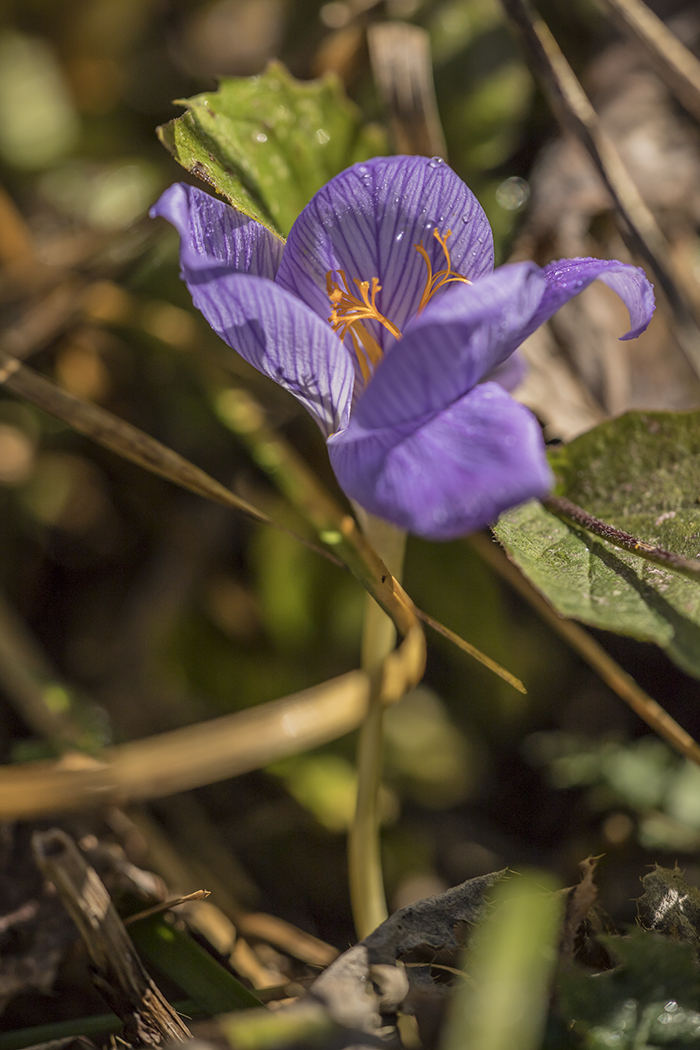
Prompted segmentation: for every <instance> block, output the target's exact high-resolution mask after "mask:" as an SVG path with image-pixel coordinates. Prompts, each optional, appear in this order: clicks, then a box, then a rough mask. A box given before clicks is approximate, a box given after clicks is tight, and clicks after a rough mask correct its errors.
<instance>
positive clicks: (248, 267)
mask: <svg viewBox="0 0 700 1050" xmlns="http://www.w3.org/2000/svg"><path fill="white" fill-rule="evenodd" d="M150 214H151V217H152V218H155V217H156V216H158V215H161V216H162V217H163V218H164V219H167V220H168V222H171V223H172V224H173V226H174V227H175V229H176V230H177V231H178V233H179V234H180V264H181V266H182V276H183V278H184V279H185V280H186V281H187V283H188V285H189V284H195V283H196V284H201V283H202V282H205V281H207V280H210V279H211V278H215V277H217V276H219V275H220V274H221V273H222V272H224V271H228V272H238V273H250V274H254V275H256V276H258V277H269V278H270V279H271V280H272V279H274V277H275V274H276V273H277V270H278V268H279V264H280V260H281V258H282V251H283V249H284V241H283V240H282V238H281V237H277V236H275V234H274V233H271V232H270V230H268V229H266V228H265V227H264V226H261V224H260V223H259V222H256V221H255V220H254V219H251V218H249V216H247V215H244V214H243V212H240V211H235V210H234V209H233V208H231V207H229V205H228V204H224V202H223V201H220V200H217V199H216V197H212V196H211V194H209V193H204V192H203V191H202V190H199V189H197V188H196V187H195V186H186V185H185V184H184V183H183V182H176V183H175V184H174V185H173V186H171V187H170V188H169V189H167V190H166V191H165V193H164V194H163V195H162V196H161V198H160V200H158V201H157V202H156V204H154V206H153V207H152V208H151V212H150Z"/></svg>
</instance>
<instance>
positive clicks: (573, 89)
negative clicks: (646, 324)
mask: <svg viewBox="0 0 700 1050" xmlns="http://www.w3.org/2000/svg"><path fill="white" fill-rule="evenodd" d="M501 3H502V5H503V8H504V10H505V12H506V14H507V15H508V17H509V19H510V20H511V22H512V23H513V26H514V27H515V29H516V31H517V33H518V36H519V37H520V40H521V43H522V45H523V49H524V51H525V54H526V57H527V59H528V62H529V65H530V66H531V68H532V70H533V72H534V74H535V75H536V76H537V78H538V80H539V81H540V83H541V85H542V88H543V90H544V93H545V95H546V97H547V99H548V100H549V103H550V106H551V107H552V110H553V111H554V113H555V115H556V117H557V119H558V120H559V123H560V124H561V126H562V128H563V129H564V130H565V131H567V132H570V133H573V134H574V135H575V137H576V138H577V139H578V140H579V142H581V144H582V145H583V146H584V147H585V149H586V150H587V152H588V154H589V156H590V157H591V160H592V161H593V163H594V164H595V166H596V168H597V169H598V172H599V173H600V176H601V178H602V180H603V182H604V184H605V186H606V188H607V190H608V192H609V193H610V196H611V197H612V200H613V202H614V204H615V207H616V209H617V211H618V213H619V215H620V216H621V218H622V220H623V225H622V233H623V236H625V235H626V236H627V238H628V240H629V245H630V248H631V249H632V251H633V252H635V253H636V254H637V255H639V256H640V257H641V258H642V259H644V260H645V261H646V262H647V263H648V265H649V267H650V268H651V269H652V271H653V273H654V274H655V276H656V279H657V281H658V283H659V285H660V286H661V288H662V289H663V292H664V294H665V296H666V298H667V300H668V302H669V305H670V307H671V310H672V311H673V315H674V319H675V323H676V336H677V338H678V342H679V345H680V346H681V348H682V350H683V352H684V353H685V355H686V357H687V359H688V362H689V363H690V365H691V367H692V368H693V370H694V371H695V373H696V375H698V376H700V318H699V317H698V315H697V312H696V310H695V307H694V305H693V303H692V302H691V301H690V300H689V298H688V297H687V296H686V294H685V292H684V291H683V287H682V282H681V281H680V280H677V279H676V278H675V264H674V262H673V259H672V256H671V251H670V248H669V244H668V241H667V240H666V238H665V237H664V235H663V233H662V232H661V230H660V228H659V225H658V223H657V222H656V219H655V218H654V215H653V214H652V212H651V210H650V209H649V208H648V206H647V204H646V203H645V201H644V199H643V198H642V195H641V194H640V192H639V190H638V189H637V187H636V185H635V183H634V182H633V181H632V179H631V178H630V175H629V173H628V171H627V169H626V168H625V165H624V164H623V162H622V160H621V158H620V155H619V153H618V151H617V149H616V147H615V144H614V142H613V141H612V139H611V138H610V137H609V136H608V135H607V133H606V132H605V131H604V130H603V128H602V127H601V126H600V122H599V120H598V116H597V114H596V112H595V110H594V109H593V106H592V105H591V103H590V101H589V100H588V97H587V95H586V93H585V92H584V90H583V88H582V87H581V84H580V83H579V81H578V80H577V78H576V75H575V74H574V71H573V70H572V68H571V66H570V65H569V63H568V62H567V60H566V58H565V57H564V55H563V54H562V52H561V50H560V48H559V45H558V44H557V42H556V40H555V39H554V37H553V36H552V33H551V32H550V30H549V28H548V26H547V25H546V24H545V23H544V22H543V21H542V19H541V18H538V17H535V16H533V15H531V13H530V11H529V9H528V6H527V3H526V0H501Z"/></svg>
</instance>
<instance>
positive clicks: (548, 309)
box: [523, 259, 654, 339]
mask: <svg viewBox="0 0 700 1050" xmlns="http://www.w3.org/2000/svg"><path fill="white" fill-rule="evenodd" d="M542 273H543V274H544V276H545V279H546V281H547V290H546V292H545V294H544V296H543V297H542V302H541V303H540V306H539V309H538V310H537V312H536V314H535V316H534V318H533V319H532V321H531V322H530V325H529V326H528V328H527V330H526V332H525V333H524V335H523V338H526V336H528V335H531V334H532V332H534V331H535V329H536V328H539V326H540V325H541V324H544V322H545V321H547V320H549V318H550V317H551V316H552V315H553V314H555V313H556V312H557V310H558V309H559V307H560V306H563V305H564V303H568V301H569V299H573V298H574V296H575V295H578V294H579V292H582V291H583V289H584V288H587V287H588V285H589V284H591V282H592V281H595V280H596V279H597V280H599V281H603V283H604V284H607V285H608V287H609V288H612V290H613V291H614V292H617V294H618V295H619V296H620V298H621V299H622V301H623V303H624V304H625V306H626V307H627V309H628V310H629V315H630V331H629V332H627V334H626V335H623V336H621V338H622V339H636V337H637V336H638V335H641V334H642V332H643V331H644V329H645V328H646V327H647V325H648V324H649V322H650V321H651V318H652V314H653V313H654V289H653V286H652V284H651V283H650V282H649V280H648V279H647V276H646V274H645V273H644V270H642V269H640V267H639V266H629V265H628V264H627V263H621V262H617V260H616V259H560V260H559V261H558V262H552V263H549V264H548V265H547V266H545V267H544V268H543V270H542Z"/></svg>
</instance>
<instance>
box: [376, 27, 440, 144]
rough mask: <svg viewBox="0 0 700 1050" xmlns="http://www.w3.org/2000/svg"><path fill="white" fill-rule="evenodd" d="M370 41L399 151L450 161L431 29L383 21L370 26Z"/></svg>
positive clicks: (382, 94) (393, 135) (380, 89)
mask: <svg viewBox="0 0 700 1050" xmlns="http://www.w3.org/2000/svg"><path fill="white" fill-rule="evenodd" d="M367 42H368V44H369V57H370V62H371V64H372V73H373V75H374V79H375V82H376V84H377V87H378V88H379V91H380V93H381V96H382V99H383V101H384V105H385V106H386V108H387V110H388V112H389V125H390V127H391V134H392V138H393V140H394V146H395V147H396V152H397V153H410V154H416V155H418V156H425V157H433V156H438V157H446V156H447V147H446V145H445V136H444V134H443V130H442V125H441V124H440V116H439V114H438V108H437V101H436V98H435V86H434V84H433V65H432V59H431V54H430V35H429V34H428V32H427V30H425V29H421V28H420V27H419V26H413V25H409V24H408V23H407V22H380V23H378V24H377V25H373V26H371V27H370V29H369V31H368V33H367Z"/></svg>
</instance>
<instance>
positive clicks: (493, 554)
mask: <svg viewBox="0 0 700 1050" xmlns="http://www.w3.org/2000/svg"><path fill="white" fill-rule="evenodd" d="M469 543H470V544H471V545H472V546H473V547H474V549H475V550H476V551H477V553H478V554H479V555H481V557H482V558H483V559H484V561H485V562H487V563H488V564H489V565H490V566H491V568H492V569H494V570H495V571H496V572H497V573H498V574H499V576H502V577H503V579H504V580H506V582H507V583H509V584H510V586H511V587H513V589H514V590H516V591H517V592H518V594H520V595H521V596H522V597H523V598H524V599H525V601H527V602H528V603H529V604H530V605H531V606H532V607H533V609H535V611H536V612H537V613H538V614H539V615H540V616H541V617H542V619H543V620H545V622H546V623H548V624H549V626H550V627H551V628H552V629H553V630H554V631H556V633H557V634H558V635H560V637H561V638H563V639H564V641H565V642H567V644H568V645H570V646H571V648H572V649H574V650H575V652H577V653H578V654H579V656H580V657H581V658H582V659H583V660H585V661H586V663H587V664H588V665H589V666H590V667H592V668H593V670H594V671H595V672H596V674H598V675H599V676H600V678H602V680H603V681H604V682H605V683H606V685H608V686H610V688H611V689H612V690H613V692H615V693H617V695H618V696H619V697H620V699H621V700H624V702H625V703H626V704H628V706H629V707H631V708H632V710H633V711H634V712H635V713H636V714H637V715H639V717H640V718H641V719H642V720H643V721H644V722H646V724H647V725H648V726H650V728H651V729H653V730H654V732H656V733H658V734H659V736H661V737H663V738H664V740H666V741H668V743H669V744H670V745H671V747H673V748H674V749H675V750H676V751H678V752H679V753H680V754H681V755H685V757H686V758H689V759H691V760H692V761H693V762H697V763H698V765H700V745H698V744H697V743H696V742H695V741H694V740H693V738H692V736H691V735H690V733H686V731H685V729H683V728H682V726H679V725H678V722H676V720H675V719H674V718H671V716H670V715H669V714H668V712H666V711H665V710H664V709H663V707H661V705H660V704H658V703H657V702H656V700H653V699H652V698H651V697H650V696H649V695H648V693H645V692H644V690H643V689H641V688H640V687H639V686H638V685H637V683H636V682H635V681H634V679H633V678H632V677H631V676H630V675H628V674H627V672H626V671H623V669H622V668H621V667H620V665H619V664H618V663H616V662H615V660H613V658H612V657H611V656H610V655H609V654H608V653H607V652H606V651H605V649H604V648H603V646H602V645H599V644H598V642H596V641H595V639H594V638H592V637H591V635H590V634H588V632H587V631H585V630H584V629H583V628H582V627H579V625H578V624H576V623H573V621H572V620H566V619H564V618H563V617H562V616H560V615H559V613H558V612H556V610H555V609H553V608H552V606H551V605H550V604H549V602H548V601H547V600H546V598H544V597H543V596H542V595H541V594H540V592H539V591H538V590H536V589H535V588H534V587H533V586H532V584H531V583H530V582H529V581H528V580H526V579H525V577H524V576H523V574H522V573H521V572H520V570H519V569H518V568H516V566H515V565H513V564H512V563H511V562H510V561H509V560H508V558H507V557H506V555H505V554H504V553H503V551H502V550H501V549H500V547H498V546H497V545H496V544H495V543H493V542H492V541H491V540H490V539H489V538H488V537H487V536H486V535H484V534H483V533H477V534H475V535H473V536H471V537H470V538H469Z"/></svg>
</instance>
